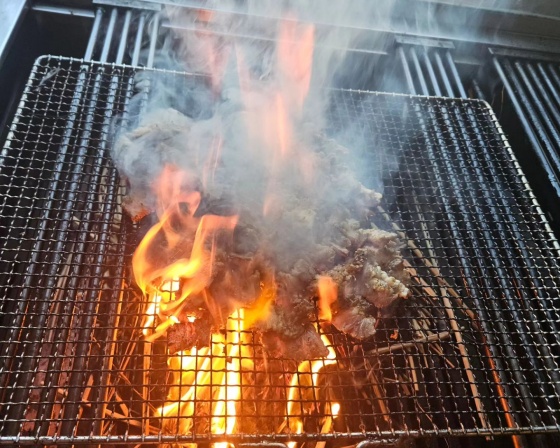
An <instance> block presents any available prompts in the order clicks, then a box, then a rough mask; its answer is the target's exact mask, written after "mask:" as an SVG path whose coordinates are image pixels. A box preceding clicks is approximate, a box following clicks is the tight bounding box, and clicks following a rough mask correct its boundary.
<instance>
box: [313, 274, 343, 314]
mask: <svg viewBox="0 0 560 448" xmlns="http://www.w3.org/2000/svg"><path fill="white" fill-rule="evenodd" d="M317 289H318V292H319V319H323V320H326V321H327V322H330V321H331V320H332V311H331V305H332V304H333V303H334V302H336V298H337V296H338V286H337V284H336V283H335V282H334V280H333V279H332V278H331V277H327V276H321V277H319V278H318V280H317Z"/></svg>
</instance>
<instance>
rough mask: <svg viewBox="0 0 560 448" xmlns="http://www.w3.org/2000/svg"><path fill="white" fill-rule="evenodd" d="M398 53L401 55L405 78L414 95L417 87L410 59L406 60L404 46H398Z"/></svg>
mask: <svg viewBox="0 0 560 448" xmlns="http://www.w3.org/2000/svg"><path fill="white" fill-rule="evenodd" d="M397 54H398V55H399V58H400V60H401V64H402V67H403V72H404V78H405V80H406V84H407V86H408V93H410V94H411V95H414V94H415V92H416V88H415V87H414V81H413V80H412V73H411V71H410V66H409V65H408V61H407V60H406V55H405V54H404V50H403V47H402V46H400V45H399V46H398V47H397Z"/></svg>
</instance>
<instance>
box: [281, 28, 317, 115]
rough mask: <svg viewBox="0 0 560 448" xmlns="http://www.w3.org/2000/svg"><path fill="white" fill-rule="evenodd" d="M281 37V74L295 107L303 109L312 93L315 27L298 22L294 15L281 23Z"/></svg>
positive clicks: (282, 81)
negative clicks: (310, 92) (309, 94)
mask: <svg viewBox="0 0 560 448" xmlns="http://www.w3.org/2000/svg"><path fill="white" fill-rule="evenodd" d="M278 34H279V40H278V55H277V57H278V61H277V63H278V73H279V76H280V82H281V83H284V89H285V91H286V92H287V93H288V94H289V96H291V97H292V98H291V99H292V102H293V103H294V106H295V108H296V110H299V111H301V109H302V108H303V103H304V101H305V98H306V96H307V94H308V92H309V85H310V83H311V69H312V63H313V48H314V42H315V28H314V26H313V25H305V24H301V23H298V22H297V21H296V20H294V19H293V17H289V18H288V19H287V20H285V21H284V22H282V24H281V26H280V31H279V33H278Z"/></svg>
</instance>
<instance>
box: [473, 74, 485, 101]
mask: <svg viewBox="0 0 560 448" xmlns="http://www.w3.org/2000/svg"><path fill="white" fill-rule="evenodd" d="M471 85H472V88H473V90H474V94H475V95H476V97H477V98H478V99H479V100H482V101H486V95H484V92H483V91H482V89H481V87H480V84H478V81H477V80H476V79H473V80H472V81H471Z"/></svg>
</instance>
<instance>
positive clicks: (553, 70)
mask: <svg viewBox="0 0 560 448" xmlns="http://www.w3.org/2000/svg"><path fill="white" fill-rule="evenodd" d="M539 65H540V64H539ZM548 73H549V74H550V76H551V78H552V81H554V87H552V90H554V91H555V92H557V91H558V90H560V75H559V74H558V69H557V67H556V66H555V65H554V64H548Z"/></svg>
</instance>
